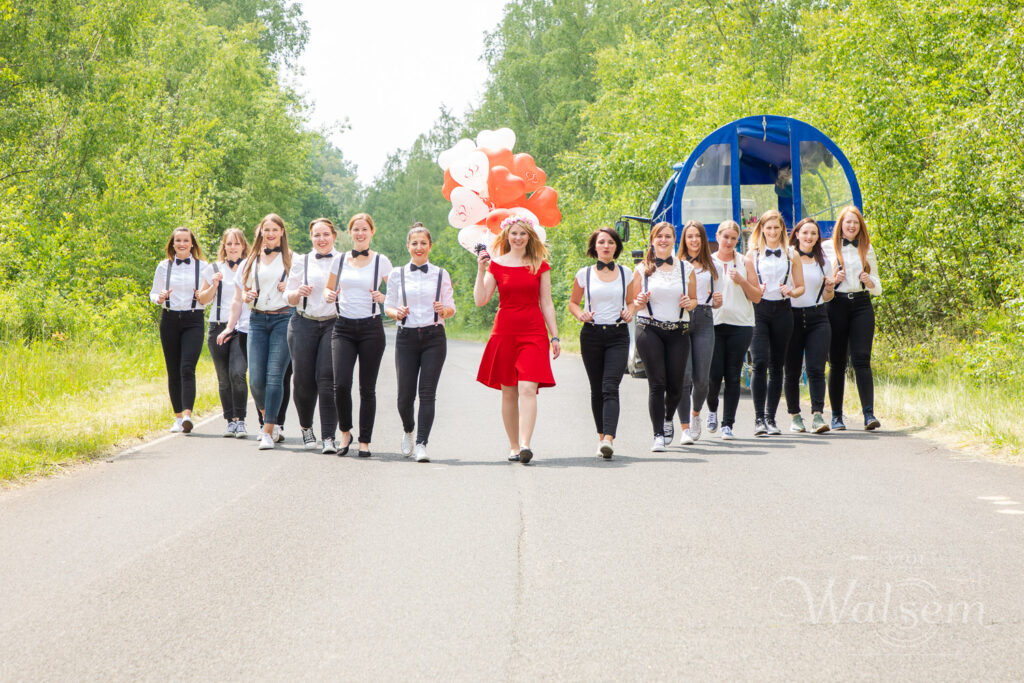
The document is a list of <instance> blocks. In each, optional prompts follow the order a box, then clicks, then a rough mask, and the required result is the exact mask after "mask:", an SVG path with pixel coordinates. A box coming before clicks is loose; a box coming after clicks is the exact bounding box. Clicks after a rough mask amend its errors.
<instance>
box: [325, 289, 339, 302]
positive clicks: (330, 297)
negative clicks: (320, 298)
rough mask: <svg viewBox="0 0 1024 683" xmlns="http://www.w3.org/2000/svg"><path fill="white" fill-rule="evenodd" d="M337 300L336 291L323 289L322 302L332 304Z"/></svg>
mask: <svg viewBox="0 0 1024 683" xmlns="http://www.w3.org/2000/svg"><path fill="white" fill-rule="evenodd" d="M337 300H338V293H337V292H336V291H334V290H333V289H325V290H324V301H326V302H327V303H329V304H333V303H334V302H335V301H337Z"/></svg>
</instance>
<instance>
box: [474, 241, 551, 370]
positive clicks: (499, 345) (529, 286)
mask: <svg viewBox="0 0 1024 683" xmlns="http://www.w3.org/2000/svg"><path fill="white" fill-rule="evenodd" d="M489 268H490V272H491V275H493V276H494V280H495V281H496V282H497V283H498V314H497V315H496V316H495V317H494V327H493V328H492V329H491V338H490V339H488V340H487V347H486V348H485V349H484V357H483V358H481V359H480V370H479V372H477V374H476V381H477V382H480V383H482V384H486V385H487V386H489V387H491V388H492V389H501V387H502V386H503V385H504V386H506V387H514V386H516V385H517V383H518V382H537V384H538V385H539V386H542V387H553V386H555V377H554V375H552V374H551V358H550V357H549V355H548V348H549V347H548V343H549V342H548V330H547V327H546V326H545V325H544V316H543V314H542V313H541V312H540V276H541V274H543V273H544V272H546V271H549V270H551V266H549V265H548V263H547V261H545V262H543V263H541V264H540V268H538V269H537V273H536V274H534V273H531V272H530V269H529V268H528V267H526V266H516V267H510V266H503V265H501V264H499V263H495V262H494V261H491V265H490V267H489Z"/></svg>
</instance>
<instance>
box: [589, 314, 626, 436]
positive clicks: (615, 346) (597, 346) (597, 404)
mask: <svg viewBox="0 0 1024 683" xmlns="http://www.w3.org/2000/svg"><path fill="white" fill-rule="evenodd" d="M580 354H581V355H582V356H583V367H584V368H585V369H586V371H587V379H588V380H590V411H591V412H592V413H593V414H594V425H595V426H596V427H597V433H598V434H604V435H606V436H612V437H614V436H615V430H616V428H617V427H618V424H619V384H621V383H622V375H623V373H625V372H626V364H627V362H628V361H629V328H628V327H627V326H626V325H588V324H585V325H583V329H581V330H580Z"/></svg>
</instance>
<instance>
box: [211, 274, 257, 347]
mask: <svg viewBox="0 0 1024 683" xmlns="http://www.w3.org/2000/svg"><path fill="white" fill-rule="evenodd" d="M244 267H245V261H244V260H243V261H242V262H241V263H239V264H238V269H237V270H234V271H233V270H231V266H229V265H228V264H226V263H224V262H223V261H218V262H217V270H218V272H220V273H223V274H224V277H223V279H222V280H221V281H220V291H219V292H217V293H215V294H214V295H213V300H212V301H211V302H210V303H209V304H207V305H208V306H209V307H210V323H226V322H227V321H228V318H230V317H231V302H232V300H233V299H234V298H235V287H236V286H237V281H238V278H240V277H241V276H242V268H244ZM203 282H204V283H206V284H209V283H211V282H213V264H207V265H206V267H205V268H203ZM218 296H219V297H220V309H219V311H218V307H217V297H218ZM235 329H236V330H238V331H239V332H245V333H248V332H249V307H248V306H242V315H241V316H240V317H239V318H238V322H237V323H235Z"/></svg>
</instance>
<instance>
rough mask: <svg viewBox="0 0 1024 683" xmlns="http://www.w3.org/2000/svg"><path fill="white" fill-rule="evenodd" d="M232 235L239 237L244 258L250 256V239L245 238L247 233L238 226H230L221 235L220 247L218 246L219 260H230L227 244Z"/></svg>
mask: <svg viewBox="0 0 1024 683" xmlns="http://www.w3.org/2000/svg"><path fill="white" fill-rule="evenodd" d="M232 236H234V237H237V238H238V241H239V242H241V243H242V258H243V259H245V258H246V257H248V256H249V240H247V239H245V233H244V232H242V231H241V230H239V229H238V228H228V229H227V230H225V231H224V234H223V235H221V237H220V247H218V248H217V260H218V261H227V260H228V252H227V249H226V248H225V245H227V243H228V237H232Z"/></svg>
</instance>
